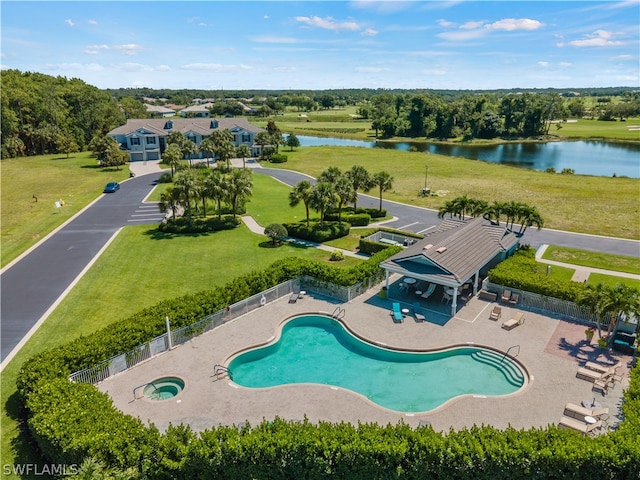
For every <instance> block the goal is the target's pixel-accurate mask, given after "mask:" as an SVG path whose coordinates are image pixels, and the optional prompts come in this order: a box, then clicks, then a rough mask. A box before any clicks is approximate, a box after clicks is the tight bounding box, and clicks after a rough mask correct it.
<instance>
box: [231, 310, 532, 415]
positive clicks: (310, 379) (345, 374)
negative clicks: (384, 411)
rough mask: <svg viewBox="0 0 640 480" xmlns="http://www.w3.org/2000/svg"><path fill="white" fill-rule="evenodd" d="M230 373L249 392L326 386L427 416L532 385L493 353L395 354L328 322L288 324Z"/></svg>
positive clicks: (463, 349) (236, 360) (462, 349)
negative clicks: (459, 400) (468, 399)
mask: <svg viewBox="0 0 640 480" xmlns="http://www.w3.org/2000/svg"><path fill="white" fill-rule="evenodd" d="M229 370H230V371H231V378H232V380H233V382H234V383H236V384H238V385H240V386H244V387H248V388H266V387H274V386H278V385H288V384H296V383H318V384H324V385H330V386H334V387H341V388H345V389H348V390H351V391H353V392H356V393H359V394H360V395H363V396H365V397H366V398H368V399H369V400H370V401H372V402H375V403H376V404H378V405H380V406H382V407H385V408H388V409H391V410H396V411H400V412H425V411H428V410H432V409H434V408H437V407H439V406H441V405H443V404H444V403H446V402H447V401H449V400H451V399H453V398H455V397H458V396H461V395H482V396H498V395H508V394H512V393H514V392H516V391H518V390H519V389H520V388H522V387H523V386H524V385H525V383H526V378H527V375H526V372H525V371H524V370H523V368H522V367H521V366H520V365H519V364H518V363H517V362H514V361H513V360H511V359H510V358H508V357H505V356H504V354H501V353H500V352H497V351H494V350H491V349H487V348H480V347H475V346H459V347H453V348H447V349H443V350H438V351H429V352H416V351H399V350H391V349H388V348H383V347H379V346H376V345H373V344H370V343H366V342H364V341H363V340H361V339H359V338H357V337H355V336H354V335H352V334H351V333H349V332H348V331H347V329H346V328H345V327H344V325H343V324H342V323H341V322H339V321H337V320H335V319H333V318H331V317H328V316H325V315H303V316H299V317H294V318H292V319H290V320H288V321H286V323H284V325H283V326H282V330H281V335H280V338H279V339H278V340H277V341H275V342H273V343H270V344H269V345H265V346H262V347H258V348H254V349H251V350H248V351H245V352H242V353H240V354H238V355H236V356H235V357H233V358H232V359H231V361H230V363H229Z"/></svg>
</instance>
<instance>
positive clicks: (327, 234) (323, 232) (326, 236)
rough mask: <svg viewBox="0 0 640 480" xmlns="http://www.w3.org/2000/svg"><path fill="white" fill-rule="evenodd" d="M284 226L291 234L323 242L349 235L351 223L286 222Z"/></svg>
mask: <svg viewBox="0 0 640 480" xmlns="http://www.w3.org/2000/svg"><path fill="white" fill-rule="evenodd" d="M284 228H286V229H287V232H289V236H291V237H296V238H301V239H303V240H309V241H311V242H316V243H322V242H327V241H329V240H333V239H335V238H341V237H346V236H347V235H349V229H350V228H351V225H350V224H349V223H346V222H324V224H320V222H310V223H309V225H308V226H307V222H305V221H302V222H296V223H285V224H284Z"/></svg>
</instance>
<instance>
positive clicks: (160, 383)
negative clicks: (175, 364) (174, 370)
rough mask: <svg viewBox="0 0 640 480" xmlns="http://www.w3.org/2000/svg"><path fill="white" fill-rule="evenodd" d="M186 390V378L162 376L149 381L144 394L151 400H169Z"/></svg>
mask: <svg viewBox="0 0 640 480" xmlns="http://www.w3.org/2000/svg"><path fill="white" fill-rule="evenodd" d="M182 390H184V380H182V379H181V378H178V377H162V378H158V379H156V380H154V381H153V382H149V384H148V385H147V386H146V387H144V390H143V394H144V396H145V397H146V398H148V399H149V400H169V399H171V398H173V397H175V396H176V395H179V394H180V392H182Z"/></svg>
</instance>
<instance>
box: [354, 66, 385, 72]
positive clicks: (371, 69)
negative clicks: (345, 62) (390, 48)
mask: <svg viewBox="0 0 640 480" xmlns="http://www.w3.org/2000/svg"><path fill="white" fill-rule="evenodd" d="M355 71H356V72H359V73H380V72H387V71H389V69H388V68H386V67H356V68H355Z"/></svg>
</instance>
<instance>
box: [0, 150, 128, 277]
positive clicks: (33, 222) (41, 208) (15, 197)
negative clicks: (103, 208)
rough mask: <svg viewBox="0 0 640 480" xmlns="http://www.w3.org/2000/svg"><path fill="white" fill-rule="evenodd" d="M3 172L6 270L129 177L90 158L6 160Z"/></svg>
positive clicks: (86, 154) (85, 155)
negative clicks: (107, 189) (110, 184)
mask: <svg viewBox="0 0 640 480" xmlns="http://www.w3.org/2000/svg"><path fill="white" fill-rule="evenodd" d="M0 168H1V170H2V175H1V176H2V180H1V182H2V188H1V190H2V192H1V201H2V207H1V213H2V254H1V264H2V266H3V267H4V266H5V265H7V264H8V263H9V262H10V261H11V260H13V259H14V258H16V257H17V256H18V255H20V254H21V253H23V252H24V251H26V250H27V249H28V248H29V247H31V246H32V245H34V244H35V243H37V242H38V241H39V240H41V239H42V238H43V237H45V236H46V235H47V234H48V233H49V232H51V231H52V230H53V229H55V228H56V227H57V226H59V225H61V224H62V223H64V222H65V221H66V220H68V219H70V218H71V217H73V215H75V214H76V213H78V212H79V211H80V210H82V208H84V207H85V206H86V205H87V204H88V203H90V202H91V201H93V200H95V199H96V198H97V197H98V195H100V194H101V193H102V189H103V188H104V186H105V184H106V183H107V182H110V181H122V180H124V179H125V178H128V177H129V169H128V168H127V167H126V166H125V167H123V168H121V169H120V170H115V169H113V168H101V167H98V165H97V161H96V159H95V158H93V157H92V156H91V154H90V152H82V153H75V154H72V155H71V156H70V158H66V157H65V156H64V155H41V156H36V157H20V158H3V159H2V161H1V162H0ZM34 196H35V197H37V199H38V201H37V202H36V200H35V198H34ZM55 202H64V205H62V204H61V205H62V206H61V208H56V206H55Z"/></svg>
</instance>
